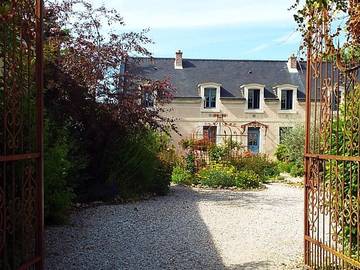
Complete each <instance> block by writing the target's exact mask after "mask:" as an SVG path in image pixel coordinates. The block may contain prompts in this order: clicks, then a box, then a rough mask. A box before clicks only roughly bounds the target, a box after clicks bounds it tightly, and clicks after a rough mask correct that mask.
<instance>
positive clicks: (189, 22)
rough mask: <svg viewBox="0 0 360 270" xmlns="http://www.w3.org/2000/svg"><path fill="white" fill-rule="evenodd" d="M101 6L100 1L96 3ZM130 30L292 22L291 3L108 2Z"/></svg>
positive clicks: (249, 0)
mask: <svg viewBox="0 0 360 270" xmlns="http://www.w3.org/2000/svg"><path fill="white" fill-rule="evenodd" d="M92 1H93V2H94V3H101V1H100V0H92ZM105 3H106V6H107V7H112V8H115V9H117V10H118V11H119V12H120V14H121V15H122V16H123V17H124V20H125V22H126V24H127V26H128V27H130V28H146V27H150V28H187V27H207V26H209V27H215V26H227V25H229V26H236V25H244V24H263V23H280V22H286V21H287V22H288V21H289V20H292V19H291V12H289V11H288V10H287V8H288V7H289V6H290V4H291V3H290V2H289V0H266V1H264V0H263V1H254V0H182V1H179V0H137V1H134V0H107V1H106V2H105Z"/></svg>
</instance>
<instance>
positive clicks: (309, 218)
mask: <svg viewBox="0 0 360 270" xmlns="http://www.w3.org/2000/svg"><path fill="white" fill-rule="evenodd" d="M319 44H320V46H324V45H323V44H324V42H321V40H320V42H319ZM317 50H318V51H319V48H317ZM320 50H322V48H321V47H320ZM306 91H307V93H306V111H307V117H306V145H305V171H306V176H305V265H306V267H307V268H308V269H360V214H359V209H360V208H359V207H360V191H359V182H360V84H359V71H358V63H356V62H355V60H354V61H348V62H347V63H346V67H344V66H342V67H340V66H339V65H338V63H336V60H334V61H330V60H328V59H327V60H324V58H322V57H318V54H315V53H313V52H312V51H311V48H309V51H308V61H307V90H306Z"/></svg>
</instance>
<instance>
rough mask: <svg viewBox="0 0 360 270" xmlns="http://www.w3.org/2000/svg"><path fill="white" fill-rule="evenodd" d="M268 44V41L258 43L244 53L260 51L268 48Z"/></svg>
mask: <svg viewBox="0 0 360 270" xmlns="http://www.w3.org/2000/svg"><path fill="white" fill-rule="evenodd" d="M270 46H271V44H268V43H264V44H260V45H258V46H256V47H254V48H252V49H250V50H248V51H247V52H246V54H250V53H255V52H260V51H263V50H265V49H267V48H269V47H270Z"/></svg>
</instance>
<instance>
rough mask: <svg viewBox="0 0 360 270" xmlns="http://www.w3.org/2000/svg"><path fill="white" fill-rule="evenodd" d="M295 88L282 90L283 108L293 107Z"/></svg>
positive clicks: (289, 108)
mask: <svg viewBox="0 0 360 270" xmlns="http://www.w3.org/2000/svg"><path fill="white" fill-rule="evenodd" d="M293 92H294V91H293V90H281V110H292V109H293Z"/></svg>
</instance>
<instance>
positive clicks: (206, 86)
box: [198, 82, 221, 112]
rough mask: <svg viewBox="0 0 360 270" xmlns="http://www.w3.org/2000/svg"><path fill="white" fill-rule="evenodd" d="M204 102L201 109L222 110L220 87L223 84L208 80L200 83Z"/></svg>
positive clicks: (205, 110) (206, 110)
mask: <svg viewBox="0 0 360 270" xmlns="http://www.w3.org/2000/svg"><path fill="white" fill-rule="evenodd" d="M198 87H199V90H200V96H201V97H202V100H203V103H202V107H201V110H202V111H204V112H208V111H211V112H219V111H220V87H221V84H218V83H214V82H207V83H202V84H199V85H198Z"/></svg>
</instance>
